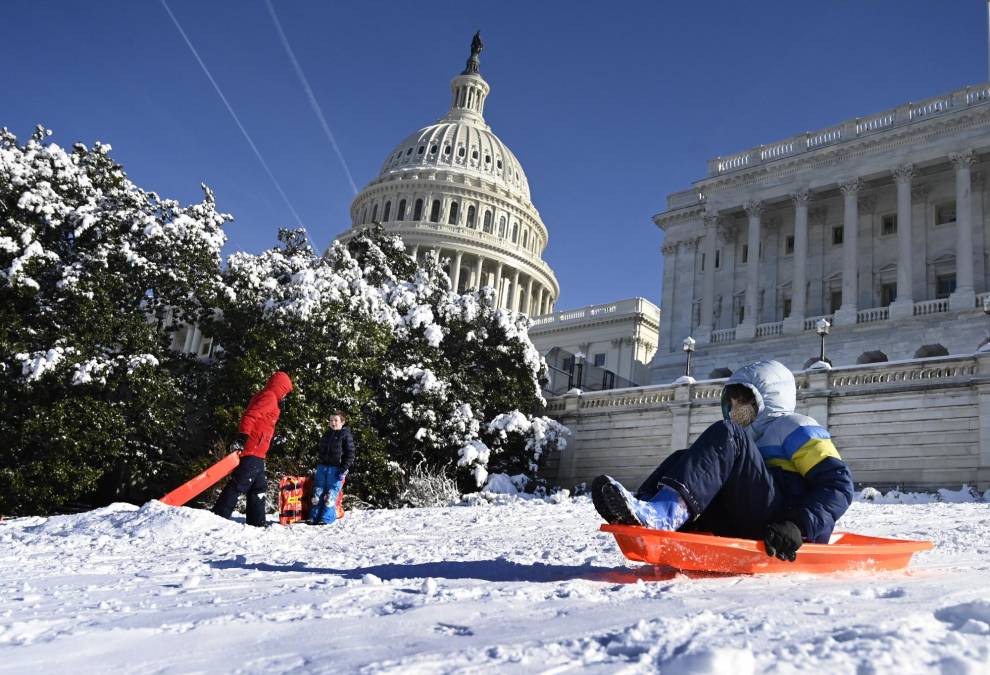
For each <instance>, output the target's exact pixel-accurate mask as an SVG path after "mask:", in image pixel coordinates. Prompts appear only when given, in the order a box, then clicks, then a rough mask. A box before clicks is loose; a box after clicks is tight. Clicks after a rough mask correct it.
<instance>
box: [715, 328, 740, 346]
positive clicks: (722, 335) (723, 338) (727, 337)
mask: <svg viewBox="0 0 990 675" xmlns="http://www.w3.org/2000/svg"><path fill="white" fill-rule="evenodd" d="M735 339H736V329H735V328H722V329H721V330H713V331H712V342H713V343H718V342H732V341H733V340H735Z"/></svg>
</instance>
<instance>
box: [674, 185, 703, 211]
mask: <svg viewBox="0 0 990 675" xmlns="http://www.w3.org/2000/svg"><path fill="white" fill-rule="evenodd" d="M703 200H704V197H703V195H702V194H701V193H700V192H698V190H697V189H691V190H684V191H682V192H674V193H672V194H669V195H667V208H668V209H679V208H683V207H685V206H694V205H695V204H700V203H701V202H702V201H703Z"/></svg>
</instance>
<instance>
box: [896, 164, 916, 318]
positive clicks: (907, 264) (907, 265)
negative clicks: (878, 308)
mask: <svg viewBox="0 0 990 675" xmlns="http://www.w3.org/2000/svg"><path fill="white" fill-rule="evenodd" d="M893 174H894V180H895V181H896V182H897V297H896V298H894V302H892V303H891V305H890V318H891V319H910V318H911V317H912V316H914V291H913V290H912V289H911V285H912V283H911V279H912V271H911V263H912V259H911V258H912V256H913V255H914V251H912V250H911V178H913V177H914V165H913V164H902V165H901V166H898V167H897V168H896V169H894V170H893Z"/></svg>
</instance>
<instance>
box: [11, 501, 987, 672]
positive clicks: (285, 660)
mask: <svg viewBox="0 0 990 675" xmlns="http://www.w3.org/2000/svg"><path fill="white" fill-rule="evenodd" d="M927 501H928V503H917V504H904V503H896V504H886V503H884V504H878V503H869V502H862V501H859V502H857V503H855V504H854V505H853V507H852V508H851V509H850V511H849V513H848V514H847V515H846V517H845V518H844V519H843V520H842V522H841V524H840V529H844V530H851V531H856V532H863V533H868V534H875V535H879V536H890V537H901V538H912V539H930V540H932V541H934V542H935V546H936V548H935V550H934V551H931V552H927V553H922V554H918V555H916V556H915V558H914V561H913V564H912V565H911V568H910V569H909V570H908V571H907V572H901V573H876V574H867V573H856V574H846V575H829V576H818V577H814V576H807V575H779V576H778V575H769V576H752V577H745V576H743V577H738V576H721V577H719V576H707V577H704V576H697V575H695V576H694V577H693V578H689V577H688V576H684V575H676V574H674V573H667V574H656V575H654V579H652V580H650V581H646V582H643V581H642V579H641V578H640V577H641V576H642V575H641V574H637V573H636V570H637V569H638V568H639V567H640V566H638V565H637V564H635V563H631V562H628V561H626V560H625V558H623V557H622V555H621V553H620V552H619V550H618V548H617V547H616V545H615V543H614V540H613V539H612V538H611V536H610V535H606V534H603V533H600V532H597V527H598V525H599V523H600V521H599V518H598V516H597V515H596V514H595V512H594V509H593V507H592V506H591V504H590V502H589V501H588V500H587V498H578V499H566V500H564V501H562V502H561V503H558V504H553V503H547V502H545V501H542V500H529V501H526V500H521V499H511V500H504V503H501V504H487V503H486V504H480V505H474V506H465V505H460V506H452V507H449V508H437V509H416V510H401V511H384V510H383V511H364V512H351V513H348V515H347V517H346V518H345V519H344V521H343V522H341V523H339V524H337V525H334V526H330V527H323V528H314V527H309V526H305V525H296V526H292V527H280V526H275V527H270V528H268V529H266V530H257V529H253V528H249V527H247V526H245V525H243V524H240V523H237V522H227V521H223V520H221V519H219V518H217V517H215V516H213V515H212V514H210V513H208V512H205V511H200V510H193V509H186V508H181V509H174V508H171V507H167V506H164V505H162V504H160V503H159V502H151V503H149V504H147V505H145V506H144V507H143V508H137V507H134V506H130V505H125V504H115V505H113V506H110V507H107V508H104V509H99V510H96V511H92V512H89V513H84V514H79V515H71V516H58V517H52V518H47V519H46V518H21V519H15V520H8V521H5V522H2V523H0V672H3V673H7V672H19V673H23V672H38V671H39V669H40V670H43V671H44V672H56V673H63V672H64V673H92V672H108V673H109V672H113V673H180V672H181V673H187V672H207V673H219V672H237V673H265V674H266V675H268V674H273V673H282V672H295V673H298V672H336V673H340V672H368V673H379V672H404V673H405V672H427V673H433V672H468V673H490V672H527V673H529V672H546V673H562V672H575V671H581V672H590V673H604V672H608V673H612V672H629V673H636V672H654V671H657V670H659V671H660V672H662V673H732V675H745V674H746V673H749V672H776V673H792V672H811V671H814V672H817V673H829V674H832V673H857V674H860V673H873V672H879V673H899V674H900V673H915V672H933V673H952V674H955V673H982V674H986V673H988V672H990V504H988V503H985V502H970V503H945V502H935V501H933V500H927ZM637 579H639V581H637Z"/></svg>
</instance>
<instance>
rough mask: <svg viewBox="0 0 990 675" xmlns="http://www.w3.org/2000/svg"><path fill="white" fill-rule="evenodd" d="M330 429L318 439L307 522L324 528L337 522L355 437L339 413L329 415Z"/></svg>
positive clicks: (344, 417)
mask: <svg viewBox="0 0 990 675" xmlns="http://www.w3.org/2000/svg"><path fill="white" fill-rule="evenodd" d="M329 421H330V428H329V429H328V430H327V432H326V433H325V434H323V438H321V439H320V451H319V464H317V466H316V477H315V480H314V486H313V506H312V508H311V509H310V516H309V520H310V523H312V524H313V525H326V524H329V523H332V522H334V521H335V520H337V518H338V517H339V515H342V514H343V510H338V502H339V501H340V497H341V492H340V491H341V489H342V488H343V487H344V479H345V478H346V477H347V472H348V470H349V469H350V468H351V464H352V463H353V462H354V437H353V436H352V435H351V430H350V429H348V428H347V427H346V426H345V425H346V424H347V416H346V415H345V414H344V413H343V412H342V411H340V410H334V411H333V413H332V414H331V415H330V420H329Z"/></svg>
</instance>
